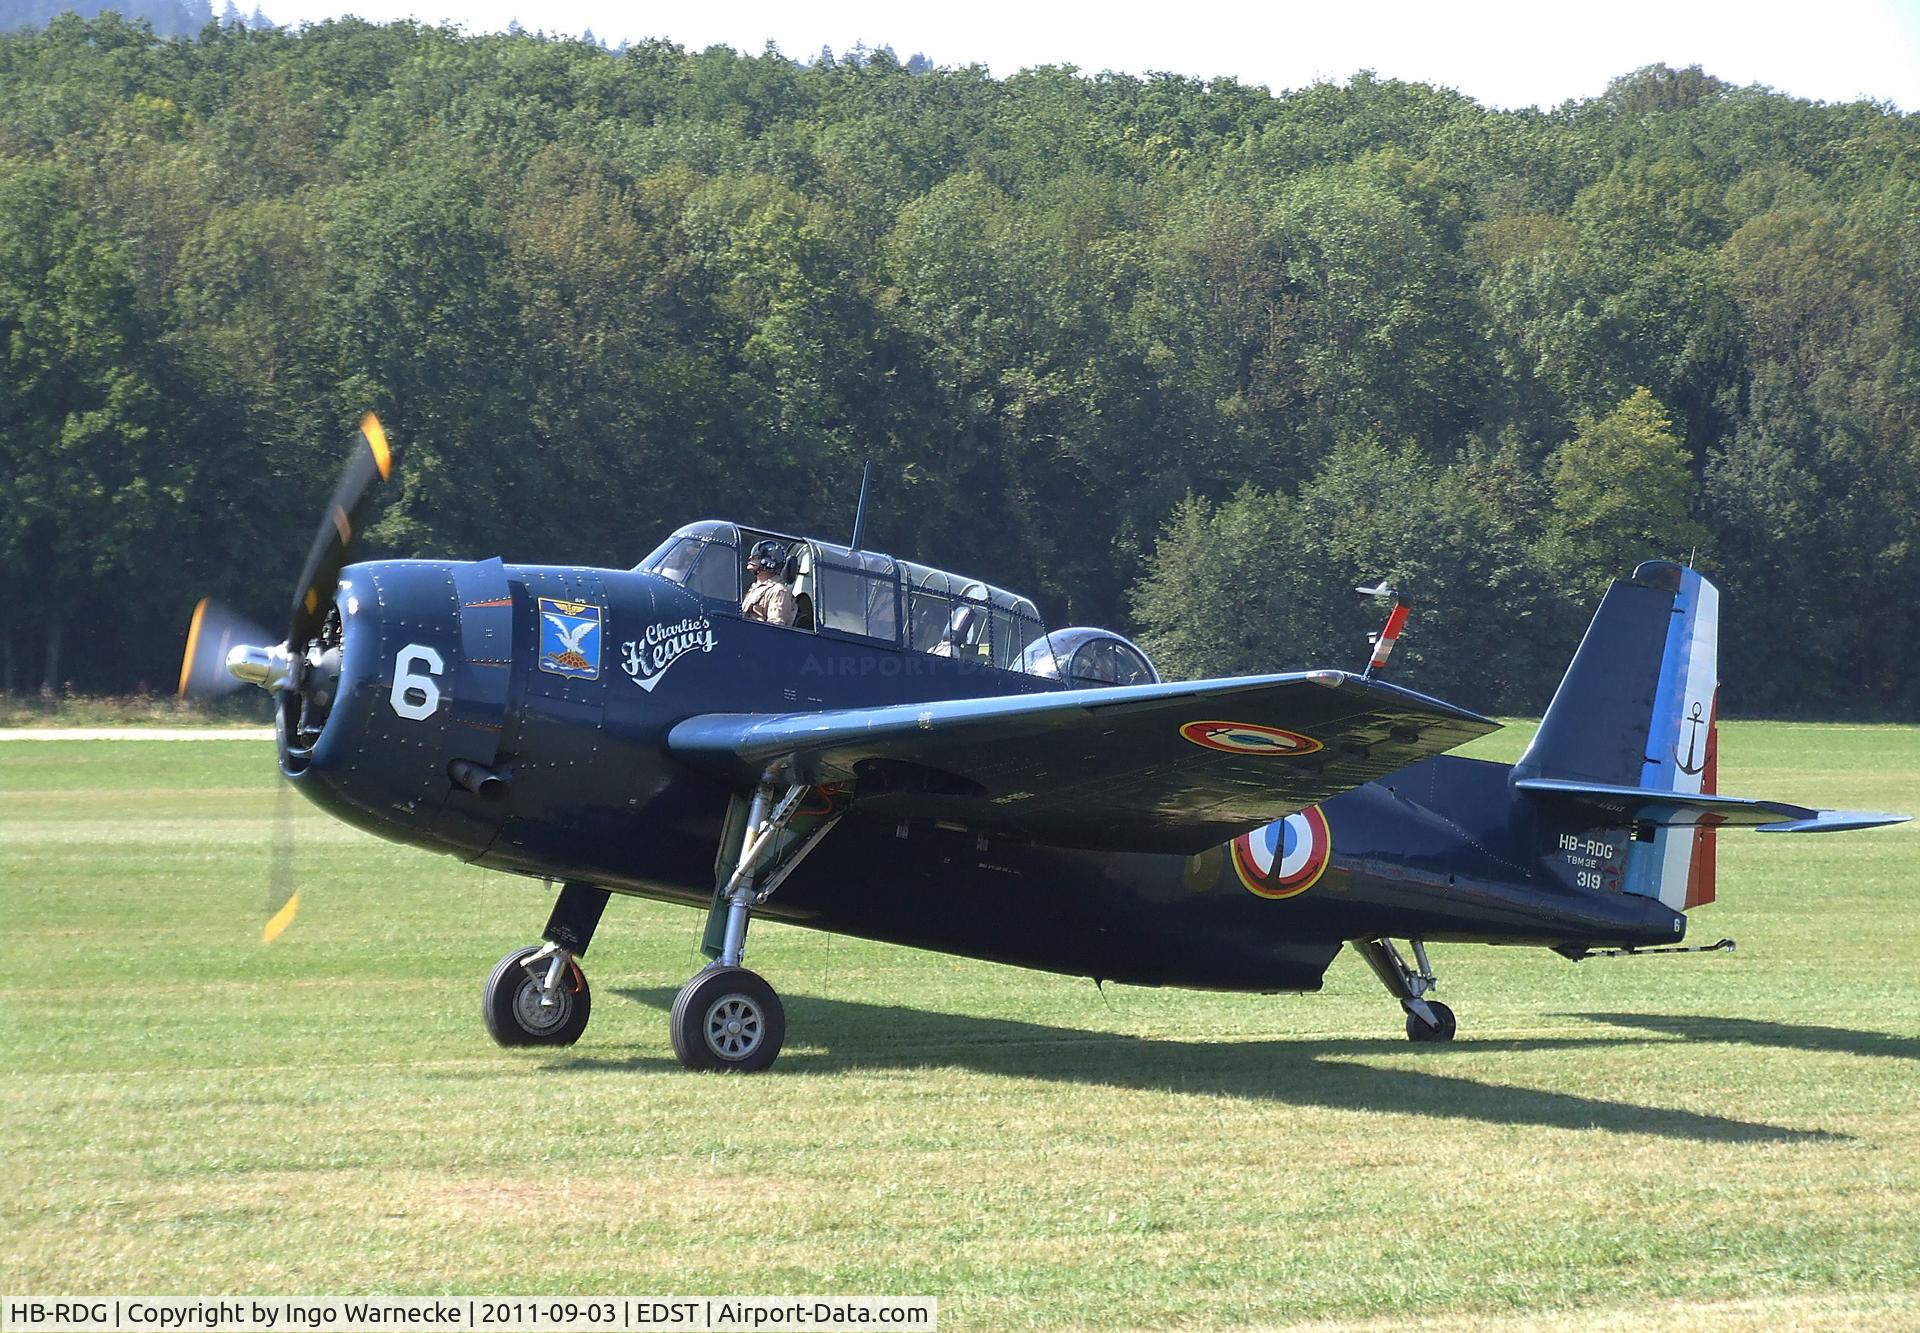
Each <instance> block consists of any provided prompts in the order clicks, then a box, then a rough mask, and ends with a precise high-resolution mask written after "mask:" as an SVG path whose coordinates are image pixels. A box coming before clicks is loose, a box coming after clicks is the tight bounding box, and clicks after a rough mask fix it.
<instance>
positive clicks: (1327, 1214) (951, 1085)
mask: <svg viewBox="0 0 1920 1333" xmlns="http://www.w3.org/2000/svg"><path fill="white" fill-rule="evenodd" d="M1525 732H1526V729H1525V728H1523V727H1511V728H1509V729H1508V730H1507V731H1505V732H1503V733H1499V734H1497V735H1495V736H1493V737H1489V738H1487V739H1486V740H1485V741H1482V742H1480V743H1479V744H1478V745H1477V746H1476V747H1474V749H1473V750H1471V751H1470V753H1477V754H1480V755H1482V756H1483V757H1488V758H1511V757H1512V756H1513V755H1514V754H1515V753H1517V751H1518V750H1519V748H1520V746H1521V745H1522V744H1523V743H1524V739H1525ZM1721 748H1722V779H1721V786H1722V789H1723V790H1725V791H1728V792H1731V793H1734V794H1738V795H1750V796H1773V797H1780V798H1784V799H1788V800H1796V801H1802V802H1805V803H1809V804H1825V805H1843V806H1850V807H1855V808H1865V809H1885V810H1902V811H1908V812H1920V728H1912V727H1841V726H1815V725H1784V724H1767V723H1745V724H1738V723H1736V724H1729V725H1727V726H1726V727H1724V729H1723V738H1722V747H1721ZM274 782H275V779H274V777H273V773H272V764H271V759H270V757H269V751H268V747H267V746H266V745H265V744H264V743H253V742H238V741H204V742H202V741H192V742H179V743H157V742H113V741H89V742H64V741H55V742H17V743H7V744H0V921H4V923H5V927H6V929H5V932H4V935H3V936H0V1065H3V1067H4V1068H5V1069H6V1070H7V1077H6V1079H5V1081H4V1084H0V1144H3V1145H4V1148H0V1273H4V1274H5V1275H6V1279H7V1280H6V1283H5V1285H6V1286H7V1288H8V1289H9V1291H10V1292H12V1293H14V1294H44V1295H53V1294H128V1295H132V1294H139V1295H161V1294H168V1295H180V1296H197V1295H221V1294H225V1295H232V1294H247V1293H263V1294H275V1295H289V1296H291V1295H312V1294H321V1295H335V1294H346V1293H353V1292H381V1293H387V1294H416V1293H418V1294H428V1293H450V1294H475V1293H499V1294H514V1295H520V1294H533V1293H554V1294H563V1295H606V1294H624V1295H642V1294H659V1295H673V1294H741V1295H779V1294H821V1295H832V1294H874V1293H877V1294H901V1295H934V1296H937V1297H939V1298H940V1301H941V1310H940V1317H941V1326H942V1327H943V1328H947V1329H1001V1328H1010V1327H1016V1328H1017V1327H1048V1326H1061V1325H1096V1326H1102V1327H1156V1328H1158V1327H1180V1328H1209V1327H1225V1326H1245V1325H1278V1324H1310V1325H1315V1326H1326V1327H1345V1326H1349V1325H1350V1326H1354V1327H1361V1326H1364V1327H1369V1328H1378V1327H1382V1326H1394V1325H1401V1324H1403V1325H1406V1326H1409V1327H1411V1326H1414V1325H1419V1326H1421V1327H1423V1328H1432V1327H1436V1326H1437V1327H1454V1326H1460V1327H1488V1328H1514V1327H1538V1326H1542V1325H1556V1324H1565V1325H1572V1326H1582V1327H1588V1326H1596V1325H1597V1326H1602V1327H1607V1326H1615V1325H1617V1326H1620V1327H1628V1326H1631V1327H1645V1326H1648V1325H1649V1324H1652V1325H1655V1326H1662V1327H1674V1328H1689V1327H1696V1326H1703V1327H1704V1326H1710V1327H1715V1328H1727V1327H1731V1328H1747V1327H1751V1328H1756V1329H1757V1328H1779V1327H1854V1326H1865V1325H1869V1324H1871V1325H1875V1326H1887V1325H1896V1326H1910V1327H1920V1147H1916V1143H1917V1142H1920V1098H1917V1097H1916V1095H1915V1092H1916V1083H1917V1081H1920V1080H1916V1075H1917V1074H1920V910H1916V908H1917V907H1920V903H1917V902H1916V899H1917V897H1920V895H1916V892H1915V878H1916V871H1915V869H1914V866H1915V862H1916V860H1920V826H1916V825H1911V824H1910V825H1904V826H1901V827H1899V828H1894V829H1887V830H1878V831H1870V832H1863V833H1854V834H1834V835H1822V836H1816V837H1781V836H1778V835H1755V834H1739V833H1733V834H1726V835H1723V836H1722V838H1721V850H1720V892H1721V899H1722V901H1721V902H1719V903H1717V904H1715V905H1713V906H1711V907H1709V908H1706V909H1704V910H1703V911H1702V912H1700V913H1699V914H1697V915H1696V917H1695V921H1694V927H1693V931H1692V935H1691V940H1692V942H1695V943H1705V942H1710V941H1711V940H1713V939H1716V938H1718V937H1719V936H1720V935H1723V934H1724V935H1732V936H1734V937H1735V938H1737V939H1738V940H1739V942H1740V948H1739V951H1738V952H1736V953H1733V954H1731V955H1728V954H1720V955H1709V956H1703V957H1675V958H1639V959H1622V960H1613V961H1606V960H1593V961H1588V962H1585V963H1582V964H1579V965H1573V964H1569V963H1567V962H1565V961H1564V960H1562V959H1559V958H1557V957H1554V956H1552V955H1549V954H1545V953H1543V952H1538V951H1532V950H1507V949H1492V948H1485V947H1476V946H1463V945H1454V946H1436V947H1435V948H1434V949H1433V950H1432V953H1433V955H1434V961H1435V964H1436V966H1437V967H1438V968H1439V969H1440V973H1441V981H1442V986H1441V990H1440V996H1441V997H1442V998H1444V999H1446V1000H1447V1001H1448V1002H1449V1003H1450V1004H1451V1005H1452V1006H1453V1007H1454V1009H1455V1010H1456V1011H1457V1013H1458V1014H1459V1018H1460V1037H1459V1039H1458V1040H1457V1041H1456V1042H1455V1043H1454V1044H1453V1045H1452V1046H1451V1047H1442V1048H1425V1047H1414V1046H1412V1045H1410V1044H1409V1043H1408V1042H1406V1040H1405V1039H1404V1036H1403V1035H1402V1032H1401V1016H1400V1012H1399V1009H1398V1007H1397V1006H1396V1005H1395V1004H1394V1003H1393V1001H1392V1000H1391V999H1389V998H1388V996H1387V995H1386V993H1385V991H1384V990H1383V989H1382V988H1381V987H1380V985H1379V983H1378V982H1377V981H1375V979H1374V978H1373V976H1372V974H1371V973H1370V972H1368V970H1367V969H1366V967H1365V966H1364V964H1362V963H1361V962H1360V960H1359V959H1358V958H1357V957H1355V956H1353V955H1351V954H1346V955H1343V956H1342V957H1341V958H1340V959H1338V960H1337V961H1336V962H1335V963H1334V965H1333V967H1332V970H1331V971H1330V972H1329V974H1328V978H1327V988H1326V990H1325V991H1324V992H1323V993H1322V994H1320V995H1318V996H1275V997H1256V996H1229V995H1213V994H1199V993H1193V992H1179V991H1151V990H1141V989H1129V988H1125V987H1108V988H1107V989H1106V991H1105V992H1104V993H1102V992H1099V991H1096V990H1095V988H1094V987H1093V985H1092V984H1091V983H1090V982H1087V981H1084V980H1072V979H1068V978H1061V977H1053V976H1047V975H1042V974H1038V973H1026V972H1019V971H1015V970H1012V969H1008V968H1001V967H995V966H991V965H988V964H981V963H972V962H967V961H964V960H959V959H952V958H945V957H940V956H936V955H930V954H921V953H915V952H911V951H908V950H903V949H895V948H890V947H886V946H881V945H875V944H868V943H865V942H861V941H857V940H852V939H847V938H844V937H829V936H823V935H818V934H813V933H809V932H805V931H802V930H798V929H795V928H790V927H784V926H779V925H775V924H770V923H764V922H763V923H759V924H757V925H756V926H755V928H754V932H753V935H752V937H751V940H750V942H749V959H748V961H749V962H750V964H751V965H752V966H754V967H755V968H756V969H757V970H759V971H760V972H762V973H763V974H765V975H766V976H767V977H768V978H769V979H770V980H771V981H773V983H774V984H775V985H776V986H777V987H778V988H779V989H780V991H781V993H782V995H783V997H784V998H785V999H786V1002H787V1012H788V1027H789V1034H788V1044H787V1048H786V1053H785V1054H784V1055H783V1056H782V1057H781V1061H780V1063H779V1064H778V1065H777V1066H776V1067H775V1069H774V1070H773V1071H772V1073H771V1074H769V1075H766V1076H761V1077H756V1078H750V1079H740V1078H728V1077H721V1076H694V1075H689V1074H686V1073H685V1072H683V1071H682V1070H681V1069H680V1068H679V1066H678V1065H677V1064H676V1063H675V1062H674V1060H673V1056H672V1052H671V1049H670V1047H669V1044H668V1040H667V1032H666V1007H667V1005H668V1004H670V1003H671V1000H672V997H673V994H674V991H675V990H676V989H677V988H678V986H679V985H680V983H681V982H682V981H684V980H685V979H686V977H687V976H688V975H690V974H691V973H692V972H693V971H694V970H695V968H696V967H697V966H698V964H699V962H700V961H701V960H700V959H699V957H698V955H697V953H696V950H695V944H696V942H697V938H698V933H699V927H700V919H699V916H698V914H697V913H694V912H691V911H688V910H686V909H678V908H670V907H665V906H660V905H655V904H648V903H641V902H637V901H631V900H624V899H622V900H616V901H615V902H614V903H613V904H612V905H611V906H610V907H609V909H608V914H607V918H606V920H605V922H604V923H603V926H602V929H601V932H600V934H599V937H598V939H597V940H596V942H595V944H594V946H593V949H592V951H591V954H590V955H589V957H588V959H587V970H588V973H589V975H590V977H591V979H592V983H593V988H594V1017H593V1022H592V1026H591V1027H590V1028H589V1029H588V1032H587V1035H586V1037H585V1038H584V1039H583V1040H582V1042H581V1044H580V1045H578V1046H576V1047H574V1048H572V1049H571V1050H569V1051H564V1052H557V1053H556V1052H546V1053H540V1052H528V1051H503V1050H500V1049H498V1048H496V1047H495V1046H494V1045H493V1044H492V1042H491V1041H490V1040H489V1039H488V1038H487V1036H486V1034H485V1031H484V1030H483V1028H482V1027H481V1023H480V1015H479V989H480V984H481V982H482V980H483V979H484V977H485V976H486V973H487V971H488V970H489V968H490V967H491V966H492V964H493V963H494V961H495V960H496V959H498V957H499V956H500V955H501V954H502V953H504V952H505V951H506V950H507V949H508V948H510V947H513V946H516V945H519V944H523V943H531V942H533V941H534V940H536V939H537V937H538V935H539V931H540V928H541V926H542V924H543V923H544V922H545V919H546V913H547V909H548V906H549V899H548V895H547V893H546V892H545V891H544V890H543V889H542V888H541V887H540V886H539V885H537V884H535V883H533V882H531V881H523V880H519V879H514V878H509V877H505V876H499V875H491V874H487V873H485V872H481V871H476V870H472V869H469V868H468V867H465V866H462V865H459V864H457V863H455V862H453V861H450V860H444V859H440V858H436V857H433V856H430V855H427V854H425V853H420V852H415V851H410V850H407V849H403V848H399V847H395V846H392V845H390V844H387V843H384V842H380V841H378V840H376V839H374V838H370V837H367V836H365V835H362V834H358V833H355V832H353V831H352V830H350V829H348V828H346V827H345V826H343V825H339V824H336V823H333V822H332V821H330V820H328V819H326V818H325V817H324V816H322V815H320V814H319V813H318V812H316V811H314V810H313V809H312V808H311V807H309V806H307V805H306V803H305V802H303V801H296V802H295V809H296V811H297V818H298V825H299V850H298V855H297V865H298V874H299V882H300V885H301V889H302V907H301V912H300V917H299V920H298V922H297V923H296V924H295V925H294V926H293V927H292V929H291V930H289V931H288V932H287V934H286V935H285V936H283V937H282V938H281V939H280V940H279V941H278V942H277V943H275V944H273V945H263V944H261V943H260V940H259V932H260V926H261V923H262V921H263V920H264V919H265V916H266V914H267V912H268V910H269V909H270V906H271V904H270V903H269V902H268V890H267V888H266V882H267V874H268V861H269V856H270V846H271V841H272V839H271V820H272V813H273V809H274V802H275V792H274ZM1275 907H1276V911H1283V910H1284V905H1283V904H1276V905H1275Z"/></svg>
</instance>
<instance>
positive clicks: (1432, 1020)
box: [1353, 939, 1454, 1042]
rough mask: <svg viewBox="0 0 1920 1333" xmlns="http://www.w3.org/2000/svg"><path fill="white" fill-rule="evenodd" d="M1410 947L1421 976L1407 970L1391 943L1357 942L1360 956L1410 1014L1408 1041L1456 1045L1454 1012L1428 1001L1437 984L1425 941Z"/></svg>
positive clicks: (1356, 945) (1408, 1019)
mask: <svg viewBox="0 0 1920 1333" xmlns="http://www.w3.org/2000/svg"><path fill="white" fill-rule="evenodd" d="M1408 943H1409V944H1411V945H1412V946H1413V956H1414V959H1415V961H1416V962H1418V963H1419V965H1420V970H1419V971H1417V972H1416V971H1414V970H1413V969H1412V968H1410V967H1408V966H1407V964H1406V960H1405V959H1403V958H1402V957H1401V956H1400V951H1399V950H1398V949H1396V948H1394V947H1393V942H1392V941H1391V940H1385V939H1378V940H1355V941H1354V942H1353V944H1354V947H1355V948H1356V949H1358V950H1359V951H1360V956H1361V957H1362V958H1365V959H1366V960H1367V965H1368V966H1369V967H1371V968H1372V969H1373V971H1374V975H1375V976H1377V977H1379V978H1380V980H1381V982H1382V983H1384V984H1385V986H1386V988H1387V991H1388V993H1389V994H1391V995H1392V996H1393V997H1394V998H1395V999H1397V1000H1399V1001H1400V1007H1401V1008H1402V1009H1404V1010H1406V1011H1407V1040H1408V1041H1416V1042H1422V1041H1452V1040H1453V1030H1454V1018H1453V1010H1451V1009H1449V1008H1448V1007H1447V1006H1446V1005H1444V1004H1442V1003H1440V1001H1438V1000H1429V999H1427V998H1426V996H1427V993H1428V992H1429V991H1431V990H1432V989H1433V988H1434V986H1435V984H1436V982H1435V979H1434V975H1433V964H1432V963H1430V962H1428V961H1427V946H1426V944H1425V943H1424V942H1423V941H1421V940H1409V941H1408Z"/></svg>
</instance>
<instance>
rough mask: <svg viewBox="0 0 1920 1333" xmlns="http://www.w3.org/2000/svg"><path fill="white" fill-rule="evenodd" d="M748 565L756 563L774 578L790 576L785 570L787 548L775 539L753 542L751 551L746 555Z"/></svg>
mask: <svg viewBox="0 0 1920 1333" xmlns="http://www.w3.org/2000/svg"><path fill="white" fill-rule="evenodd" d="M747 563H748V564H749V565H758V566H760V568H762V569H764V570H766V571H767V573H769V574H771V575H773V576H774V577H775V578H776V579H784V578H790V577H792V576H791V575H789V574H788V573H787V571H786V565H787V548H786V547H784V546H782V545H781V544H780V543H779V542H776V541H771V540H769V541H763V542H756V543H754V547H753V551H752V552H751V553H750V554H749V555H748V556H747Z"/></svg>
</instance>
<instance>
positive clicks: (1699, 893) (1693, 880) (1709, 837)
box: [1681, 695, 1720, 911]
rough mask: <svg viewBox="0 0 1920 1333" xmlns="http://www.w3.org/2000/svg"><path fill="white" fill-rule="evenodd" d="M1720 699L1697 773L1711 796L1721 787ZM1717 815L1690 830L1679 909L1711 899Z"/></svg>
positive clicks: (1714, 706)
mask: <svg viewBox="0 0 1920 1333" xmlns="http://www.w3.org/2000/svg"><path fill="white" fill-rule="evenodd" d="M1719 770H1720V700H1719V697H1718V696H1717V695H1716V696H1715V698H1714V702H1713V720H1712V721H1711V722H1710V723H1709V724H1708V726H1707V767H1706V772H1704V773H1702V774H1701V775H1700V790H1701V791H1702V792H1705V793H1706V794H1707V795H1709V796H1712V795H1715V794H1717V793H1718V792H1719V790H1720V771H1719ZM1719 823H1720V817H1719V816H1718V815H1702V816H1701V817H1700V823H1699V826H1698V827H1697V828H1696V829H1694V832H1693V869H1692V871H1691V872H1690V873H1689V874H1688V875H1687V900H1686V904H1685V906H1683V907H1682V908H1681V910H1682V911H1691V910H1693V909H1694V908H1696V907H1704V906H1706V904H1708V903H1710V902H1712V901H1713V883H1714V869H1715V865H1714V858H1715V849H1716V847H1717V846H1718V845H1719V841H1720V840H1719V838H1718V837H1716V836H1715V835H1714V828H1715V826H1716V825H1718V824H1719Z"/></svg>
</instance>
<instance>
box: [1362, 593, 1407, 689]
mask: <svg viewBox="0 0 1920 1333" xmlns="http://www.w3.org/2000/svg"><path fill="white" fill-rule="evenodd" d="M1406 625H1407V604H1406V603H1405V602H1395V603H1394V604H1393V610H1392V611H1391V612H1390V613H1389V614H1388V616H1387V627H1386V628H1385V629H1383V630H1381V631H1380V637H1379V638H1377V639H1375V640H1374V641H1373V657H1372V659H1371V660H1370V661H1368V663H1367V670H1368V671H1369V672H1374V671H1378V670H1379V669H1380V668H1381V667H1383V666H1385V665H1386V664H1387V659H1388V658H1389V657H1391V656H1392V655H1393V645H1394V641H1395V640H1396V639H1398V638H1399V637H1400V631H1401V630H1403V629H1405V628H1406Z"/></svg>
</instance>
